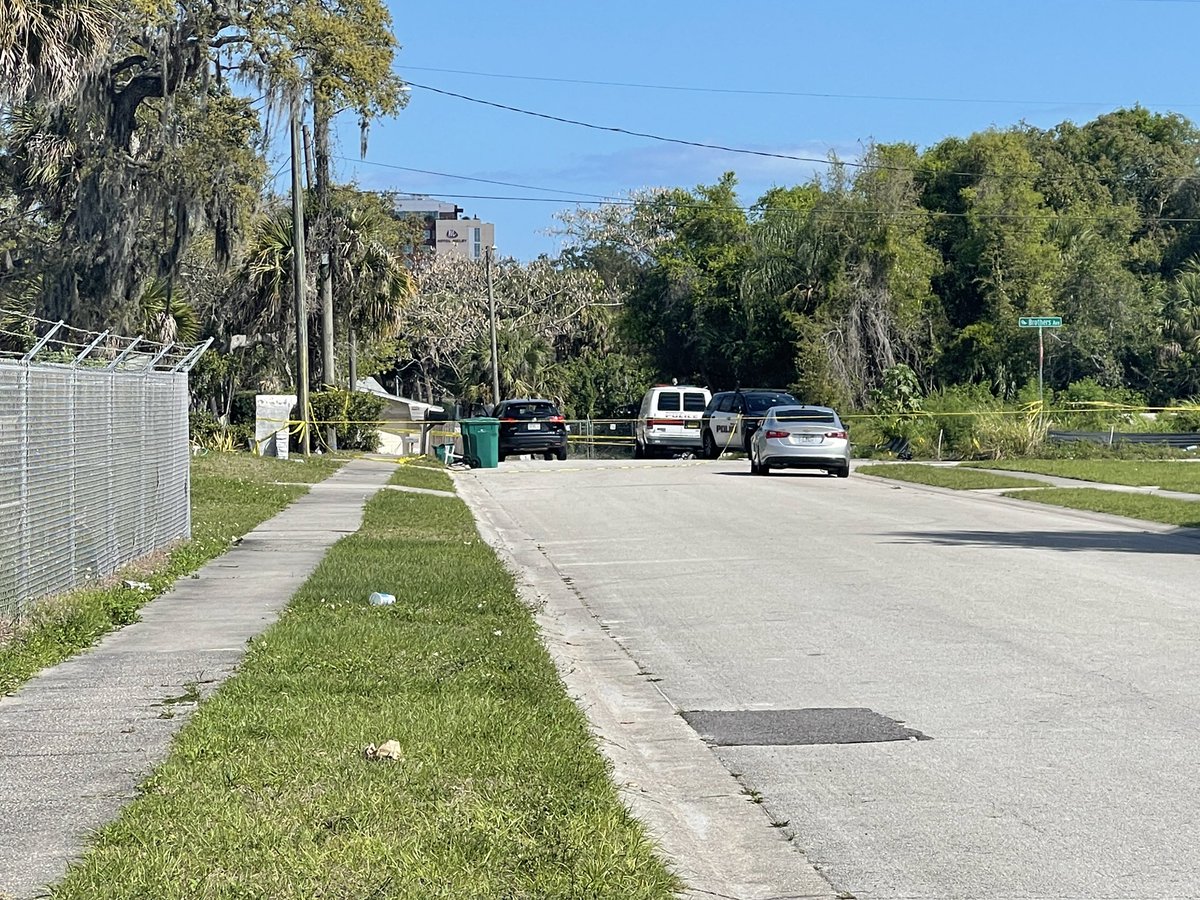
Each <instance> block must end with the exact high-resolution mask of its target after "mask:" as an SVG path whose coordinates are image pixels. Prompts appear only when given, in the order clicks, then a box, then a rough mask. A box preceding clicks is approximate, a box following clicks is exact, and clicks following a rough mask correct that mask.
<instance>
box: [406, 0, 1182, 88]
mask: <svg viewBox="0 0 1200 900" xmlns="http://www.w3.org/2000/svg"><path fill="white" fill-rule="evenodd" d="M1157 2H1166V0H1157ZM1196 2H1200V0H1196ZM396 68H397V69H402V70H406V71H410V72H438V73H440V74H447V75H468V76H471V77H473V78H502V79H507V80H510V81H537V82H546V83H551V84H579V85H590V86H593V87H616V88H631V89H635V90H649V91H675V92H680V93H695V94H732V95H735V96H755V97H805V98H810V99H819V100H881V101H887V102H904V103H981V104H1005V105H1038V106H1106V107H1107V106H1113V105H1114V104H1112V103H1109V102H1106V101H1101V100H1032V99H1016V98H1001V97H926V96H905V95H900V94H845V93H838V92H832V91H780V90H761V89H760V90H754V89H751V88H725V87H699V86H694V85H680V84H652V83H646V82H637V81H602V80H597V79H591V78H554V77H550V76H546V75H516V74H512V73H508V72H476V71H473V70H470V69H443V68H438V67H435V66H404V65H398V66H397V67H396ZM410 83H411V82H410ZM1153 105H1155V106H1168V107H1185V106H1200V104H1197V103H1156V104H1153Z"/></svg>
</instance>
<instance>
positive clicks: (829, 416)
mask: <svg viewBox="0 0 1200 900" xmlns="http://www.w3.org/2000/svg"><path fill="white" fill-rule="evenodd" d="M775 421H776V422H813V423H818V424H821V425H833V424H834V423H835V422H836V421H837V419H836V418H835V417H834V415H833V413H831V412H825V411H824V410H821V409H777V410H775Z"/></svg>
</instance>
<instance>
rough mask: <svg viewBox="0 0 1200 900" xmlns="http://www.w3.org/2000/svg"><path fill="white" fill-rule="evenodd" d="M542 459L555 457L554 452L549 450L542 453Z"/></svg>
mask: <svg viewBox="0 0 1200 900" xmlns="http://www.w3.org/2000/svg"><path fill="white" fill-rule="evenodd" d="M542 459H554V453H553V452H552V451H550V450H547V451H546V452H545V453H543V454H542Z"/></svg>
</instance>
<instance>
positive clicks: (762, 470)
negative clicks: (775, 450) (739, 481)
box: [750, 448, 771, 475]
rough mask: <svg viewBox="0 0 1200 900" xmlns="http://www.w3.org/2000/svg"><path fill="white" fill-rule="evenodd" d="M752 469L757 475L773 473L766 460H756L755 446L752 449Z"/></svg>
mask: <svg viewBox="0 0 1200 900" xmlns="http://www.w3.org/2000/svg"><path fill="white" fill-rule="evenodd" d="M750 471H751V472H753V473H754V474H755V475H770V474H771V470H770V468H768V466H767V464H766V463H765V462H763V461H762V460H761V459H760V460H759V461H758V462H755V461H754V450H753V448H751V450H750Z"/></svg>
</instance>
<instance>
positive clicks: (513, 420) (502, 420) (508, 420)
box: [500, 419, 521, 422]
mask: <svg viewBox="0 0 1200 900" xmlns="http://www.w3.org/2000/svg"><path fill="white" fill-rule="evenodd" d="M500 421H501V422H520V421H521V420H520V419H501V420H500Z"/></svg>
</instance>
